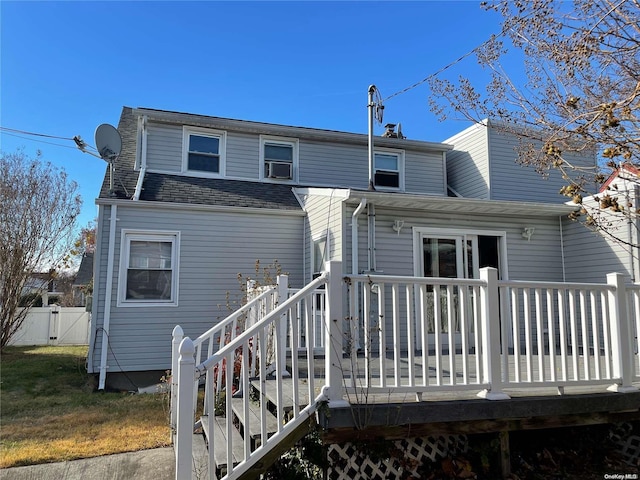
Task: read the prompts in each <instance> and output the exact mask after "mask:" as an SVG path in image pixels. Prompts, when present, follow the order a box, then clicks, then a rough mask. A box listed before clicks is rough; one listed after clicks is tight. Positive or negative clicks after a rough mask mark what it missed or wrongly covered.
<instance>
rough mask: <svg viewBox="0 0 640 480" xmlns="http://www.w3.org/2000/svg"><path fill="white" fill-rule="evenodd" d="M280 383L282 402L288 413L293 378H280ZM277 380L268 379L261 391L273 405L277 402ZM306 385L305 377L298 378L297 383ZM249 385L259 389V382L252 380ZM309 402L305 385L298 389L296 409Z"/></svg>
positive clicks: (290, 406)
mask: <svg viewBox="0 0 640 480" xmlns="http://www.w3.org/2000/svg"><path fill="white" fill-rule="evenodd" d="M278 382H280V384H281V385H282V404H283V409H284V412H285V413H289V412H290V411H291V410H293V404H294V401H293V379H291V378H281V379H279V380H278ZM278 382H276V381H268V382H265V384H266V392H263V393H264V395H265V396H266V397H267V400H269V401H270V402H271V403H273V404H274V405H276V404H277V398H278V397H277V395H278ZM303 383H304V385H305V386H306V379H300V380H299V384H300V385H302V384H303ZM251 386H252V387H253V388H255V389H256V390H257V391H260V382H259V381H252V382H251ZM308 404H309V391H308V389H307V388H306V387H304V388H300V390H299V398H298V410H301V409H303V408H304V407H306V406H307V405H308Z"/></svg>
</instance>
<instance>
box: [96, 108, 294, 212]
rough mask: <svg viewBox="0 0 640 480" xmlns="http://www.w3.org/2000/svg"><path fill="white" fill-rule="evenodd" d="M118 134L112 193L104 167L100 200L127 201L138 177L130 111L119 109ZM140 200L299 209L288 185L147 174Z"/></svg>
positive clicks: (128, 109)
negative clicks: (118, 143) (115, 199)
mask: <svg viewBox="0 0 640 480" xmlns="http://www.w3.org/2000/svg"><path fill="white" fill-rule="evenodd" d="M118 131H119V132H120V136H121V137H122V151H121V153H120V156H119V157H118V159H117V160H116V163H115V172H114V194H113V195H112V196H110V195H109V169H108V168H107V171H106V173H105V178H104V181H103V183H102V188H101V190H100V198H117V199H131V198H132V197H133V194H134V192H135V189H136V183H137V181H138V175H139V172H138V171H135V170H134V166H135V158H136V136H137V119H136V117H135V115H134V114H133V111H132V109H131V108H129V107H124V108H123V109H122V114H121V116H120V122H119V124H118ZM140 200H145V201H151V202H170V203H185V204H199V205H221V206H229V207H253V208H269V209H280V210H301V207H300V204H299V203H298V201H297V199H296V197H295V195H294V194H293V191H292V188H291V185H279V184H271V183H262V182H251V181H241V180H228V179H218V178H199V177H189V176H183V175H170V174H161V173H149V172H148V173H147V174H146V175H145V178H144V182H143V186H142V191H141V193H140Z"/></svg>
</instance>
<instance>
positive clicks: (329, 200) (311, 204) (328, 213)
mask: <svg viewBox="0 0 640 480" xmlns="http://www.w3.org/2000/svg"><path fill="white" fill-rule="evenodd" d="M303 208H304V210H305V212H307V218H306V221H305V241H304V243H305V245H304V249H305V260H306V262H305V265H306V267H305V271H306V278H307V281H310V280H311V275H312V273H313V263H312V260H313V255H312V252H311V245H312V242H313V240H314V239H319V238H321V237H323V236H325V235H326V236H327V238H328V240H329V255H328V256H327V258H325V261H329V260H339V261H341V260H342V252H343V243H342V238H343V236H344V235H343V221H342V216H343V210H344V207H343V203H342V199H340V198H335V197H331V196H320V195H306V196H305V197H304V199H303Z"/></svg>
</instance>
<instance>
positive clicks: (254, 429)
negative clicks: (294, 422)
mask: <svg viewBox="0 0 640 480" xmlns="http://www.w3.org/2000/svg"><path fill="white" fill-rule="evenodd" d="M243 400H244V399H243V398H233V399H232V400H231V407H232V408H233V413H234V414H235V416H236V417H237V418H238V422H239V423H240V424H241V425H242V426H243V429H244V431H245V432H246V431H247V422H246V421H245V418H244V401H243ZM265 414H266V415H265V417H266V418H265V419H266V422H267V436H268V437H270V436H271V435H273V434H274V433H276V432H277V431H278V419H277V418H276V417H275V416H274V415H273V414H272V413H271V412H270V411H269V410H267V409H265ZM260 417H261V409H260V404H259V403H258V402H255V401H253V400H249V428H248V430H249V435H250V436H251V440H252V445H253V448H257V447H259V446H260V445H261V444H262V442H261V441H260V437H261V435H262V427H261V425H262V423H261V421H260Z"/></svg>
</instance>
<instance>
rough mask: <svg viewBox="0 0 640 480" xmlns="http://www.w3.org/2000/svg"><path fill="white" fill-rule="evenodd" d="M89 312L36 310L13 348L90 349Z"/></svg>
mask: <svg viewBox="0 0 640 480" xmlns="http://www.w3.org/2000/svg"><path fill="white" fill-rule="evenodd" d="M89 322H90V315H89V312H87V311H86V310H85V308H84V307H59V306H58V305H50V306H48V307H34V308H31V309H30V310H29V313H28V314H27V317H26V318H25V320H24V322H23V324H22V326H21V327H20V329H19V330H18V331H17V332H16V334H15V335H14V336H13V338H12V339H11V341H10V342H9V344H10V345H87V344H88V343H89Z"/></svg>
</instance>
